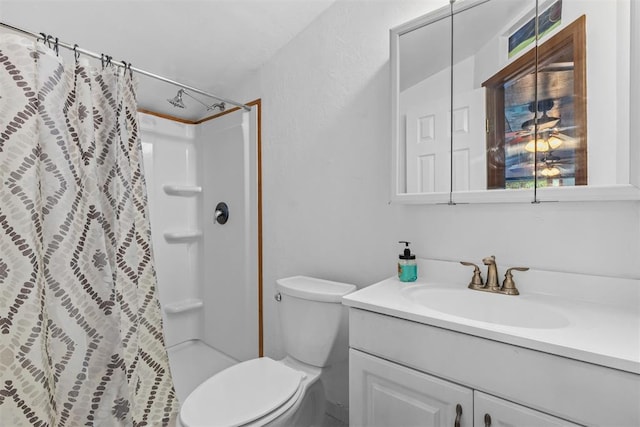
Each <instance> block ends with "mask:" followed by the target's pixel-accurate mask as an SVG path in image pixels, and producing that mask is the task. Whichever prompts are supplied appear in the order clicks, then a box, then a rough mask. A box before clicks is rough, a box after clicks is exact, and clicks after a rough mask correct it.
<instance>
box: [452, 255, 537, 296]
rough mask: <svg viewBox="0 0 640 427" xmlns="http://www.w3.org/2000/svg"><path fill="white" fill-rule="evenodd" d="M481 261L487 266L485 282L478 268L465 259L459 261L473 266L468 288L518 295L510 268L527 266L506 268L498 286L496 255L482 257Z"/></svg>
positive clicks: (519, 268)
mask: <svg viewBox="0 0 640 427" xmlns="http://www.w3.org/2000/svg"><path fill="white" fill-rule="evenodd" d="M482 263H483V264H484V265H486V266H487V283H486V284H485V283H484V282H483V280H482V273H480V268H479V267H478V266H477V265H475V264H473V263H471V262H466V261H460V264H462V265H466V266H471V267H473V277H472V278H471V282H469V289H473V290H476V291H485V292H493V293H499V294H505V295H519V294H520V292H518V288H516V284H515V282H514V281H513V273H511V271H512V270H516V271H527V270H528V269H529V267H511V268H509V269H508V270H507V272H506V273H505V275H504V281H503V282H502V286H500V284H499V282H498V266H497V265H496V257H495V256H493V255H491V256H488V257H486V258H483V260H482Z"/></svg>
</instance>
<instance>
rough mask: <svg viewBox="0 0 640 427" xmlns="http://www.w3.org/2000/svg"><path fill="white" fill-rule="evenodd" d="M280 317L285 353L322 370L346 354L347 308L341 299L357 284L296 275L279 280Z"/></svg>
mask: <svg viewBox="0 0 640 427" xmlns="http://www.w3.org/2000/svg"><path fill="white" fill-rule="evenodd" d="M276 288H277V290H278V293H279V294H280V297H281V299H280V302H279V304H278V315H279V319H280V328H281V331H282V339H283V341H284V347H285V351H286V353H287V355H288V356H291V357H293V358H295V359H297V360H299V361H301V362H304V363H307V364H309V365H313V366H317V367H319V368H322V367H324V366H328V365H329V364H330V363H331V360H330V358H334V357H339V355H341V354H342V353H345V354H346V352H347V346H348V338H347V332H348V331H347V309H346V307H344V306H343V305H342V296H343V295H346V294H348V293H351V292H353V291H355V290H356V287H355V286H354V285H349V284H346V283H339V282H332V281H329V280H322V279H315V278H312V277H306V276H294V277H288V278H286V279H279V280H277V281H276Z"/></svg>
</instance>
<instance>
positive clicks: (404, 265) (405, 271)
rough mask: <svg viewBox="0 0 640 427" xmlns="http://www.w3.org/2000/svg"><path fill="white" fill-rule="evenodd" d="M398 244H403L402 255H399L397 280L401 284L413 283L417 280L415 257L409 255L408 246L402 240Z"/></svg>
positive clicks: (407, 243)
mask: <svg viewBox="0 0 640 427" xmlns="http://www.w3.org/2000/svg"><path fill="white" fill-rule="evenodd" d="M398 243H404V245H405V248H404V253H402V254H400V256H399V257H398V258H399V261H398V278H399V279H400V281H401V282H415V281H416V279H417V278H418V265H417V264H416V256H415V255H412V254H411V249H409V244H410V243H411V242H407V241H404V240H401V241H399V242H398Z"/></svg>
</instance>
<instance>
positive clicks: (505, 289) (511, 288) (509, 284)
mask: <svg viewBox="0 0 640 427" xmlns="http://www.w3.org/2000/svg"><path fill="white" fill-rule="evenodd" d="M511 270H516V271H527V270H529V267H511V268H509V269H507V272H506V273H504V281H503V282H502V289H501V290H500V291H501V292H502V293H503V294H507V295H520V292H519V291H518V288H516V283H515V282H514V281H513V274H512V273H511Z"/></svg>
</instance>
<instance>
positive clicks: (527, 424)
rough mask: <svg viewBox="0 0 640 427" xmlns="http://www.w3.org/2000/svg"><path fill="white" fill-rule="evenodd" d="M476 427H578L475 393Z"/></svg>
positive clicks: (474, 420)
mask: <svg viewBox="0 0 640 427" xmlns="http://www.w3.org/2000/svg"><path fill="white" fill-rule="evenodd" d="M473 403H474V405H475V408H474V419H473V423H474V424H473V425H474V426H475V427H481V426H485V427H511V426H513V427H516V426H517V427H557V426H578V424H573V423H570V422H569V421H565V420H563V419H560V418H556V417H552V416H551V415H547V414H544V413H542V412H538V411H534V410H533V409H530V408H526V407H524V406H520V405H517V404H515V403H511V402H508V401H506V400H502V399H499V398H497V397H495V396H491V395H488V394H484V393H481V392H479V391H476V392H474V402H473Z"/></svg>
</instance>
